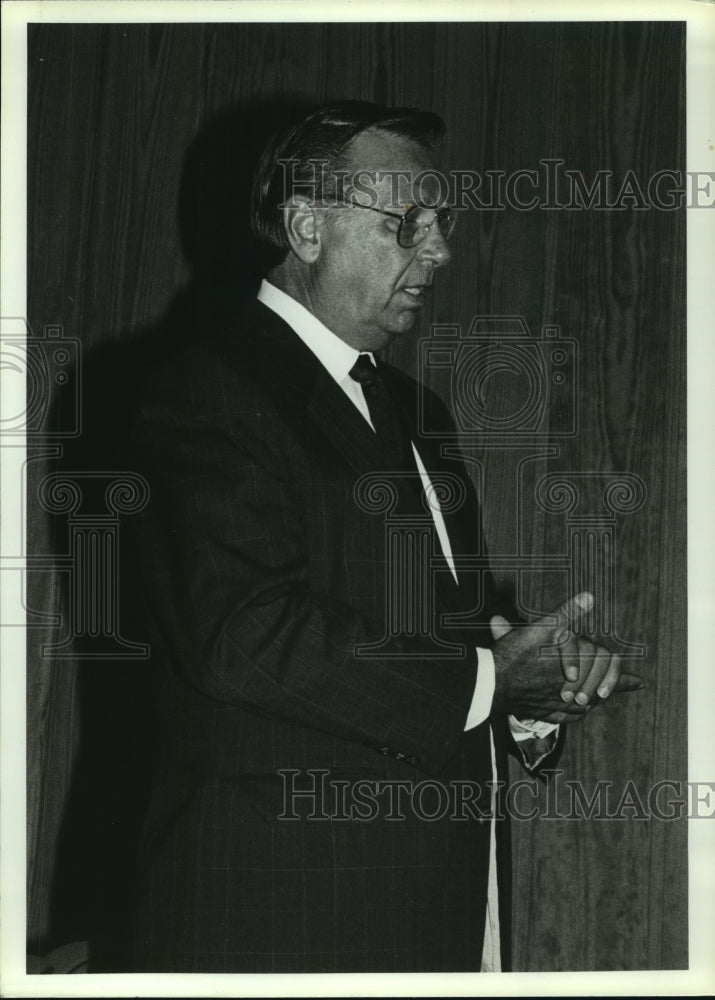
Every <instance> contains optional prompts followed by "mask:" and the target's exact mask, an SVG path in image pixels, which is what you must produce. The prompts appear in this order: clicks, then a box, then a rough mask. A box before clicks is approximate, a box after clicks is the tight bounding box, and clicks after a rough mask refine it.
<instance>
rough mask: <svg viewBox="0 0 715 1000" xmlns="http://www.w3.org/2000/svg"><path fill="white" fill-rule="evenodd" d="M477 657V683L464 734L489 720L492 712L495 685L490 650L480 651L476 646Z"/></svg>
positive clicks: (492, 658)
mask: <svg viewBox="0 0 715 1000" xmlns="http://www.w3.org/2000/svg"><path fill="white" fill-rule="evenodd" d="M477 656H478V657H479V670H478V671H477V683H476V686H475V688H474V695H473V696H472V704H471V705H470V707H469V714H468V715H467V721H466V723H465V724H464V731H465V733H466V732H467V730H469V729H474V727H475V726H478V725H479V724H480V723H482V722H484V721H485V720H486V719H488V718H489V716H490V714H491V711H492V702H493V701H494V687H495V685H496V668H495V666H494V656H493V654H492V651H491V649H482V648H481V647H479V646H477Z"/></svg>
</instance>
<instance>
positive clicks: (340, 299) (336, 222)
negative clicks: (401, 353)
mask: <svg viewBox="0 0 715 1000" xmlns="http://www.w3.org/2000/svg"><path fill="white" fill-rule="evenodd" d="M426 169H434V163H433V162H432V160H431V158H430V156H429V153H428V152H427V151H426V150H424V149H422V148H421V147H420V146H418V145H417V144H416V143H414V142H412V141H410V140H408V139H404V138H401V137H397V136H391V135H387V134H385V133H381V132H378V131H373V132H368V133H363V134H361V135H359V136H358V137H357V138H356V139H355V141H354V142H353V144H352V147H351V153H350V162H349V163H348V164H347V165H346V170H348V171H349V173H348V183H349V181H350V177H351V174H352V172H354V171H359V170H369V171H383V172H385V173H387V174H388V176H386V177H384V178H383V180H382V181H381V182H379V183H377V184H375V185H372V184H369V187H370V188H371V189H372V190H374V191H375V194H376V196H377V200H376V201H373V202H372V204H374V207H376V208H380V209H384V210H386V211H390V212H395V213H397V214H398V215H404V213H405V212H406V211H407V209H408V208H409V207H410V204H411V198H412V197H413V187H412V180H413V179H414V178H415V177H417V176H418V175H419V174H420V173H421V172H422V171H424V170H426ZM397 171H400V172H402V174H406V175H407V176H401V178H400V180H399V185H397V181H396V180H395V179H394V178H396V177H397V176H398V175H397V173H396V172H397ZM363 183H365V182H363ZM396 185H397V190H395V186H396ZM434 186H435V187H437V184H436V182H435V184H434ZM346 191H347V192H348V193H347V194H346V200H356V201H359V202H361V203H362V204H365V205H369V204H371V201H370V198H369V197H368V196H366V195H365V194H360V193H359V191H354V192H352V193H349V189H347V188H346ZM422 192H423V194H424V196H425V200H426V201H427V202H428V203H429V204H430V205H432V204H434V199H435V192H434V189H430V187H429V181H428V179H426V180H425V183H424V185H423V187H422ZM396 194H397V196H398V197H397V199H396V198H395V195H396ZM325 214H326V216H327V215H329V216H331V217H330V218H325V220H324V223H325V224H324V225H323V227H322V229H321V238H322V243H321V251H320V255H319V258H318V260H317V261H316V263H315V264H314V265H313V267H312V271H311V278H310V289H309V295H310V299H311V302H312V307H313V311H314V312H315V314H316V315H317V316H318V317H319V318H320V319H321V320H322V321H323V322H324V323H325V324H326V326H328V327H329V329H331V330H332V331H333V332H334V333H335V334H337V335H338V336H339V337H340V338H341V339H342V340H344V341H346V342H347V343H348V344H350V345H351V346H352V347H356V348H358V350H362V351H375V350H379V349H380V348H382V347H385V346H386V345H387V344H389V343H390V341H391V340H393V338H394V337H398V336H400V335H402V334H405V333H407V332H409V331H410V330H411V329H412V327H413V326H414V324H415V321H416V319H417V316H418V314H419V312H420V310H421V309H422V306H423V304H424V302H425V299H426V296H427V295H428V294H429V288H430V286H431V284H432V280H433V278H434V272H435V270H436V269H437V268H438V267H441V266H443V265H444V264H446V263H447V262H448V261H449V257H450V254H449V250H448V249H447V244H446V243H445V241H444V238H443V237H442V235H441V233H440V232H439V228H438V226H437V225H436V224H435V225H433V226H432V227H431V228H430V230H429V232H428V233H427V235H426V236H425V237H424V239H423V240H422V241H421V242H420V243H418V244H417V245H416V246H413V247H410V248H404V247H401V246H400V245H399V244H398V242H397V229H398V227H399V219H395V218H392V217H390V216H386V215H381V214H379V213H378V212H374V211H367V210H364V209H360V208H340V207H337V208H331V209H327V210H326V213H325Z"/></svg>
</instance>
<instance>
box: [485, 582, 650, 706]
mask: <svg viewBox="0 0 715 1000" xmlns="http://www.w3.org/2000/svg"><path fill="white" fill-rule="evenodd" d="M592 607H593V597H592V596H591V594H588V593H583V594H578V595H577V596H576V597H574V598H572V599H571V600H570V601H567V602H566V603H565V604H564V605H562V606H561V607H560V608H559V609H558V611H556V612H554V614H553V615H549V616H547V617H546V618H542V619H539V620H538V621H536V622H534V623H533V624H531V625H526V626H521V627H518V628H512V626H511V625H510V624H509V622H508V621H507V620H506V619H505V618H502V617H501V616H500V615H495V616H494V617H493V618H492V619H491V622H490V625H491V629H492V635H493V636H494V639H495V640H496V641H495V643H494V645H493V647H492V653H493V655H494V664H495V668H496V687H495V693H494V703H495V706H497V707H498V708H499V709H501V710H502V711H504V712H508V713H510V714H511V715H515V716H516V717H517V718H523V719H526V718H528V719H539V720H542V721H544V722H558V723H568V722H578V721H579V720H580V719H582V718H583V717H584V715H585V714H586V713H587V712H588V711H589V709H590V708H592V707H593V706H594V705H596V704H599V703H601V702H603V701H605V699H606V698H608V697H609V695H610V694H611V693H612V692H613V691H636V690H638V689H639V688H642V687H644V686H645V685H644V683H643V681H642V679H641V678H640V677H638V675H637V674H627V673H624V672H623V670H622V667H621V657H620V656H619V655H618V654H617V653H611V652H610V651H609V650H608V649H606V647H605V646H599V645H595V644H594V643H592V642H589V641H588V640H587V639H583V638H581V637H580V636H578V635H576V634H575V632H574V627H575V626H576V625H577V623H578V622H579V620H580V619H581V618H582V617H583V615H585V614H586V613H587V612H588V611H590V609H591V608H592ZM554 618H555V620H554ZM545 647H550V648H548V649H545ZM542 650H543V652H542Z"/></svg>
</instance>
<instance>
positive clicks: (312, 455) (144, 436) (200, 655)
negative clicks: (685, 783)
mask: <svg viewBox="0 0 715 1000" xmlns="http://www.w3.org/2000/svg"><path fill="white" fill-rule="evenodd" d="M442 129H443V126H442V123H441V121H440V120H439V119H438V118H437V117H436V116H434V115H430V114H424V113H420V112H416V111H411V110H407V111H405V110H394V109H392V110H391V109H386V108H380V107H377V106H374V105H367V104H358V103H351V102H347V103H344V104H341V105H336V106H333V107H329V108H323V109H320V110H318V111H317V112H315V113H313V114H312V115H310V116H308V118H306V119H305V120H304V121H302V122H300V123H298V124H297V125H296V126H294V127H293V128H292V129H290V130H288V131H287V132H286V133H284V134H283V135H281V136H279V137H277V138H276V140H275V141H274V142H273V143H272V144H271V145H270V147H269V149H268V150H267V151H266V153H265V155H264V158H263V161H262V164H261V168H260V170H259V174H258V177H257V180H256V185H255V190H254V230H255V233H256V235H257V236H258V238H259V239H261V240H262V241H263V242H264V244H265V245H267V246H268V247H269V248H270V249H271V250H272V251H273V253H274V261H273V264H272V266H271V269H270V272H269V274H268V280H267V281H265V282H264V283H263V285H262V286H261V289H260V292H259V295H258V301H257V302H254V303H252V304H251V306H250V308H249V309H248V310H247V312H246V315H245V316H244V319H243V322H242V324H241V326H240V328H231V329H227V330H224V331H219V332H218V333H216V334H212V335H211V336H210V337H207V338H206V339H205V340H202V342H201V343H197V344H196V345H195V346H193V347H192V348H191V349H188V350H182V351H181V352H179V353H178V354H177V356H176V357H174V358H172V359H171V360H169V361H167V362H166V364H164V366H163V368H162V369H161V371H159V372H158V373H156V375H153V376H152V385H151V393H150V399H148V400H147V402H146V403H145V405H144V406H143V407H142V412H141V420H140V423H139V427H138V433H139V442H140V447H141V450H142V453H143V455H144V458H145V471H146V475H147V478H148V479H149V482H150V486H151V490H152V502H151V504H150V506H149V508H148V511H147V515H146V517H145V519H144V527H145V532H144V535H143V539H142V559H143V561H144V575H145V579H146V580H147V582H148V584H149V586H148V592H147V604H148V608H149V612H150V615H151V618H152V621H153V623H154V626H155V633H154V636H153V642H152V655H153V656H155V657H156V658H157V660H159V661H161V663H162V666H163V687H162V691H161V705H162V730H161V734H160V746H161V753H160V761H159V766H158V770H157V774H156V778H155V791H154V796H153V800H152V803H151V807H150V811H149V816H148V819H147V824H146V835H145V848H144V867H143V873H142V880H141V892H140V897H139V904H138V916H137V927H136V959H135V968H136V969H138V970H148V971H214V972H310V971H313V972H319V971H327V972H334V971H342V972H355V971H372V972H376V971H394V972H397V971H469V970H471V971H478V970H479V969H480V968H482V967H483V968H487V969H499V968H505V967H508V923H509V917H508V912H509V909H508V908H509V885H508V845H507V843H506V838H505V837H504V836H503V832H504V831H503V830H502V829H501V828H502V827H504V824H503V823H496V822H495V821H494V820H493V818H492V805H493V804H492V801H491V793H490V785H489V783H490V782H491V781H492V780H493V779H494V777H495V770H496V769H497V768H499V767H502V768H503V759H502V758H503V753H504V747H505V746H506V743H507V740H509V739H511V737H509V736H508V735H507V717H508V716H511V727H512V729H513V730H515V731H516V733H517V739H521V740H522V744H521V746H522V750H523V752H524V754H525V756H526V758H527V759H528V760H529V761H530V762H531V763H533V762H535V761H538V759H539V758H540V757H541V756H543V754H544V753H545V752H546V751H547V750H548V749H549V747H550V746H551V743H552V742H553V734H551V735H549V734H550V733H552V730H553V729H554V727H555V725H556V724H559V723H569V722H572V721H577V720H579V719H580V718H582V717H583V715H584V714H585V713H586V712H587V711H588V709H589V708H590V707H591V705H592V704H594V703H595V702H597V701H599V700H603V699H605V698H607V697H608V695H609V694H610V693H611V692H612V691H613V690H614V688H616V686H618V687H619V689H624V688H629V687H635V686H638V679H637V678H627V677H626V675H621V669H620V663H619V661H618V658H617V657H611V656H610V655H609V654H608V652H607V651H606V650H605V649H603V648H600V647H594V646H593V645H592V644H590V643H587V642H585V641H584V640H582V639H579V638H578V637H577V636H575V635H574V634H573V632H572V626H574V624H575V622H576V621H577V619H578V617H579V615H580V614H581V613H582V612H583V610H584V609H586V608H588V607H589V606H590V600H591V599H590V596H589V595H581V596H580V597H579V598H577V599H574V600H572V601H570V602H568V603H567V604H566V605H564V607H563V608H561V609H560V610H559V611H558V612H557V614H556V618H555V619H554V621H555V624H551V625H549V626H547V625H546V623H545V622H544V623H540V625H539V626H532V627H528V628H519V629H512V628H511V627H510V625H509V624H508V622H507V620H506V619H505V618H504V617H502V616H499V615H494V616H493V617H492V620H491V628H489V627H484V626H481V627H469V626H468V624H465V620H466V619H468V618H470V612H471V613H472V614H471V619H472V620H475V618H474V612H475V611H478V610H479V609H480V608H484V606H485V605H486V607H489V605H490V602H491V601H492V597H491V582H490V580H489V579H484V578H483V576H484V574H481V573H478V572H472V573H463V572H460V571H458V569H457V562H456V558H455V557H456V556H458V555H462V554H465V553H469V552H472V553H474V552H476V553H477V554H480V553H483V552H484V548H483V543H482V539H481V537H480V535H481V528H480V516H479V510H478V507H477V503H476V498H475V497H474V494H473V492H472V489H471V485H470V484H469V481H468V477H467V476H466V473H465V470H464V468H463V467H462V466H461V463H458V462H455V461H454V460H447V459H444V458H442V457H441V455H440V452H439V449H438V448H437V447H436V446H435V445H434V444H433V443H432V438H431V437H430V438H429V439H427V440H426V439H422V438H420V436H419V434H418V432H417V430H416V427H417V419H416V418H417V401H418V392H417V386H416V384H415V383H414V382H413V381H412V380H411V379H409V378H407V377H406V376H404V375H402V374H401V373H399V372H398V371H396V370H394V369H392V368H390V367H389V366H387V365H384V364H382V363H381V362H379V360H378V359H377V357H376V352H379V351H380V350H382V349H383V348H385V347H386V346H387V345H388V344H389V343H390V342H391V341H392V340H393V338H395V337H401V336H406V335H409V333H410V331H411V330H412V329H413V327H414V325H415V321H416V319H417V316H418V314H419V312H420V310H421V308H422V306H423V303H424V301H425V298H426V296H427V294H428V291H429V288H430V286H431V284H432V281H433V279H434V277H435V273H436V272H437V271H438V270H439V268H441V267H443V266H444V265H446V264H447V263H448V261H449V248H448V243H447V240H448V238H449V236H450V235H451V230H452V228H453V218H452V215H451V212H450V211H449V209H448V208H447V207H446V206H445V205H444V204H443V202H442V200H441V199H442V198H443V195H442V192H441V190H440V184H439V183H438V176H437V175H436V174H435V173H434V167H435V163H434V160H433V148H434V146H435V144H436V142H437V140H438V139H439V138H440V136H441V133H442ZM316 164H320V166H319V167H318V166H316ZM416 178H420V184H419V185H415V183H414V182H415V179H416ZM417 188H419V194H418V197H416V196H415V190H416V189H417ZM418 202H419V203H418ZM424 400H426V403H425V402H424ZM423 405H425V406H426V412H425V413H424V414H423V417H424V419H425V420H426V421H427V422H428V423H429V426H430V427H431V428H433V429H434V430H436V431H440V430H441V431H443V432H445V433H449V431H450V430H451V427H452V425H451V422H450V418H449V416H448V415H447V413H446V411H445V409H444V407H443V406H442V404H441V403H440V402H439V401H438V400H437V399H436V397H433V396H431V395H430V394H426V395H424V396H423ZM445 488H448V491H449V490H451V491H452V493H453V494H454V495H455V496H456V497H457V500H456V501H455V502H450V501H449V499H448V498H447V499H445V497H446V496H447V494H446V493H445ZM440 498H441V499H440ZM376 500H377V502H375V501H376ZM383 500H384V503H383ZM385 511H388V513H391V514H396V515H397V516H398V520H399V518H402V519H403V520H402V522H401V523H403V524H404V525H411V526H412V528H413V529H414V530H407V529H406V530H405V531H404V532H402V534H400V533H399V531H398V533H397V535H394V534H393V535H392V536H390V537H391V539H392V541H391V542H390V545H389V546H388V545H387V544H386V538H387V534H386V523H385ZM426 537H427V538H428V542H429V544H428V545H427V547H426V548H425V544H424V539H425V538H426ZM425 581H427V585H425ZM460 614H461V616H462V624H461V625H460V624H459V622H458V619H459V616H460ZM450 616H451V617H450ZM482 620H488V618H487V619H484V618H482ZM416 623H417V624H416ZM548 644H552V645H555V646H557V648H558V650H559V651H560V659H559V658H554V657H553V656H551V657H549V656H545V655H540V649H541V647H543V646H544V645H548ZM517 718H518V719H521V720H522V723H519V722H518V721H517ZM524 720H537V721H535V722H533V723H532V722H524ZM544 724H545V726H544ZM418 792H419V794H418ZM428 792H429V793H431V794H432V795H436V796H437V799H439V800H440V802H441V797H442V795H446V796H447V797H448V799H449V802H450V808H449V809H447V810H445V809H442V808H441V807H440V802H438V803H437V805H438V808H437V809H435V808H434V802H432V803H428V802H427V800H426V799H425V798H423V797H421V796H422V793H425V795H427V793H428ZM400 796H402V798H400ZM458 806H460V808H457V807H458ZM497 828H500V829H497ZM497 870H498V871H499V879H497ZM497 882H498V894H497Z"/></svg>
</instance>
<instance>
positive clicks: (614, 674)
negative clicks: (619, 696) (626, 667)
mask: <svg viewBox="0 0 715 1000" xmlns="http://www.w3.org/2000/svg"><path fill="white" fill-rule="evenodd" d="M620 676H621V657H620V656H618V654H617V653H614V655H613V656H612V657H611V662H610V664H609V667H608V670H607V671H606V673H605V675H604V677H603V680H602V681H601V683H600V684H599V685H598V690H597V692H596V693H597V694H598V697H599V698H602V699H604V700H605V699H606V698H608V696H609V695H610V693H611V691H613V689H614V688H615V686H616V684H617V683H618V678H619V677H620Z"/></svg>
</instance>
